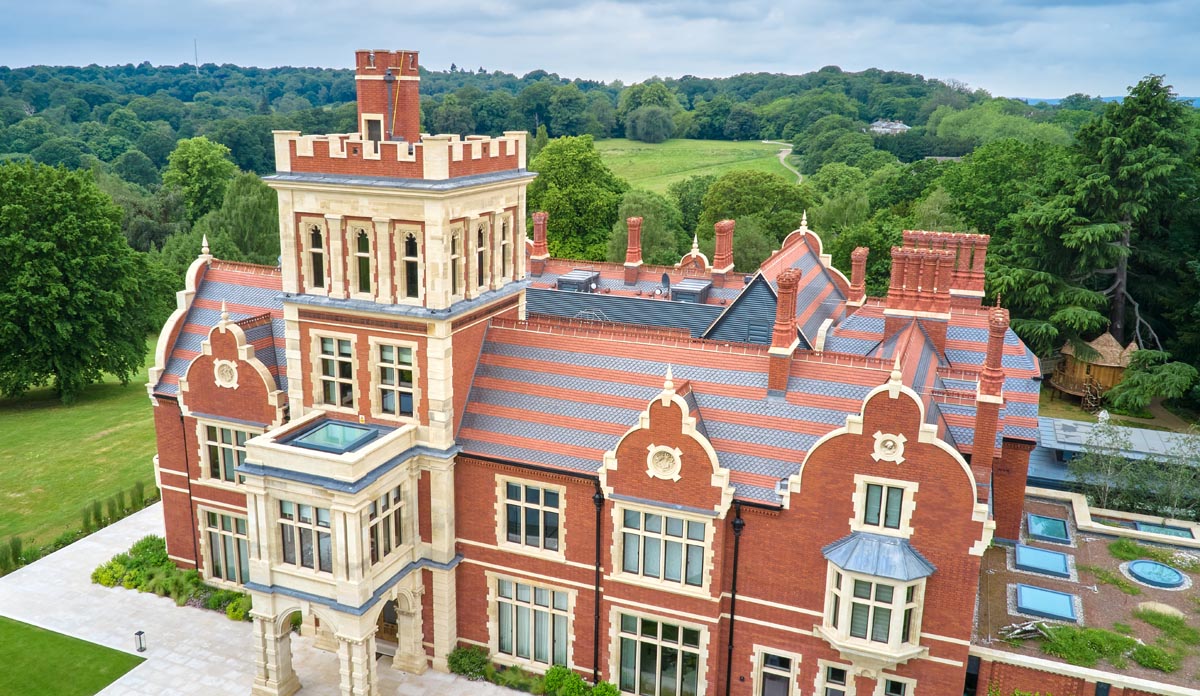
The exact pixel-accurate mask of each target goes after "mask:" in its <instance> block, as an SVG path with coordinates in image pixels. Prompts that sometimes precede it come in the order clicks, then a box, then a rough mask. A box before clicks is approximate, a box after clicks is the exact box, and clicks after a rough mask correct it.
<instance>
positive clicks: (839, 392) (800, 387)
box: [787, 377, 872, 401]
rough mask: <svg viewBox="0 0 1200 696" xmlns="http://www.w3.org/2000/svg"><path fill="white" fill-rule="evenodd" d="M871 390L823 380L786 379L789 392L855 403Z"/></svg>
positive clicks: (805, 378)
mask: <svg viewBox="0 0 1200 696" xmlns="http://www.w3.org/2000/svg"><path fill="white" fill-rule="evenodd" d="M871 389H872V387H863V386H860V385H857V384H845V383H843V382H828V381H826V380H823V379H809V378H807V377H792V378H790V379H788V386H787V390H788V391H789V392H799V393H801V394H816V395H818V396H832V397H836V398H839V399H853V400H855V401H862V400H863V399H865V398H866V397H867V394H868V393H869V392H870V391H871Z"/></svg>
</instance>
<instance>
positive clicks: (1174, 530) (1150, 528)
mask: <svg viewBox="0 0 1200 696" xmlns="http://www.w3.org/2000/svg"><path fill="white" fill-rule="evenodd" d="M1133 526H1135V527H1137V530H1138V531H1139V532H1151V533H1153V534H1166V535H1167V536H1174V537H1183V538H1184V539H1195V538H1196V537H1194V536H1193V535H1192V531H1191V530H1190V529H1184V528H1183V527H1168V526H1167V525H1164V524H1153V523H1151V522H1135V523H1134V525H1133Z"/></svg>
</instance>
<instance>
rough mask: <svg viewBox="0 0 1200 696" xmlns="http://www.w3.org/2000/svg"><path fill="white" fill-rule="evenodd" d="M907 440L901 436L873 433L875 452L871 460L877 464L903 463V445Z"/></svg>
mask: <svg viewBox="0 0 1200 696" xmlns="http://www.w3.org/2000/svg"><path fill="white" fill-rule="evenodd" d="M906 441H907V438H905V437H904V435H903V434H900V435H893V434H892V433H882V432H876V433H875V452H874V453H873V454H872V455H871V458H872V459H874V460H875V461H877V462H881V461H882V462H895V463H897V464H901V463H903V462H904V443H905V442H906Z"/></svg>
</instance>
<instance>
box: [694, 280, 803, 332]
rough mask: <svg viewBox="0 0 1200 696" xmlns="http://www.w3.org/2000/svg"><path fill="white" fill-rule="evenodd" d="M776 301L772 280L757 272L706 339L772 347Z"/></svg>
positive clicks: (710, 329)
mask: <svg viewBox="0 0 1200 696" xmlns="http://www.w3.org/2000/svg"><path fill="white" fill-rule="evenodd" d="M776 304H777V298H776V293H775V292H774V291H773V290H772V289H771V285H770V283H768V282H767V281H766V279H765V278H763V276H762V274H761V273H756V274H755V275H754V279H753V280H751V281H750V284H749V285H747V286H746V287H745V289H744V290H743V291H742V293H741V294H740V295H739V296H738V298H737V299H736V300H734V301H733V303H732V304H730V305H729V308H728V309H726V310H725V311H724V313H722V314H721V315H720V317H719V318H718V319H716V321H715V322H714V323H713V324H712V326H711V327H710V328H709V329H708V330H707V332H705V333H704V338H709V339H712V340H714V341H734V342H738V343H758V344H761V345H766V346H769V345H771V330H772V328H773V327H774V325H775V307H776ZM804 347H805V348H807V347H808V346H807V345H805V346H804Z"/></svg>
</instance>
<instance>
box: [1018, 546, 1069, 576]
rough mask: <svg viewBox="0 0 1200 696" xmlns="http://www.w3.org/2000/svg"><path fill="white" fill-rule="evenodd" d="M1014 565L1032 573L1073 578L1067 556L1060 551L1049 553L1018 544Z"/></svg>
mask: <svg viewBox="0 0 1200 696" xmlns="http://www.w3.org/2000/svg"><path fill="white" fill-rule="evenodd" d="M1013 565H1015V566H1016V567H1017V569H1018V570H1027V571H1029V572H1032V573H1045V574H1046V575H1053V576H1055V577H1060V578H1069V577H1071V570H1070V567H1069V566H1068V564H1067V554H1065V553H1059V552H1058V551H1047V550H1046V549H1039V548H1035V547H1033V546H1025V545H1024V544H1017V547H1016V550H1015V551H1014V558H1013Z"/></svg>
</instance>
